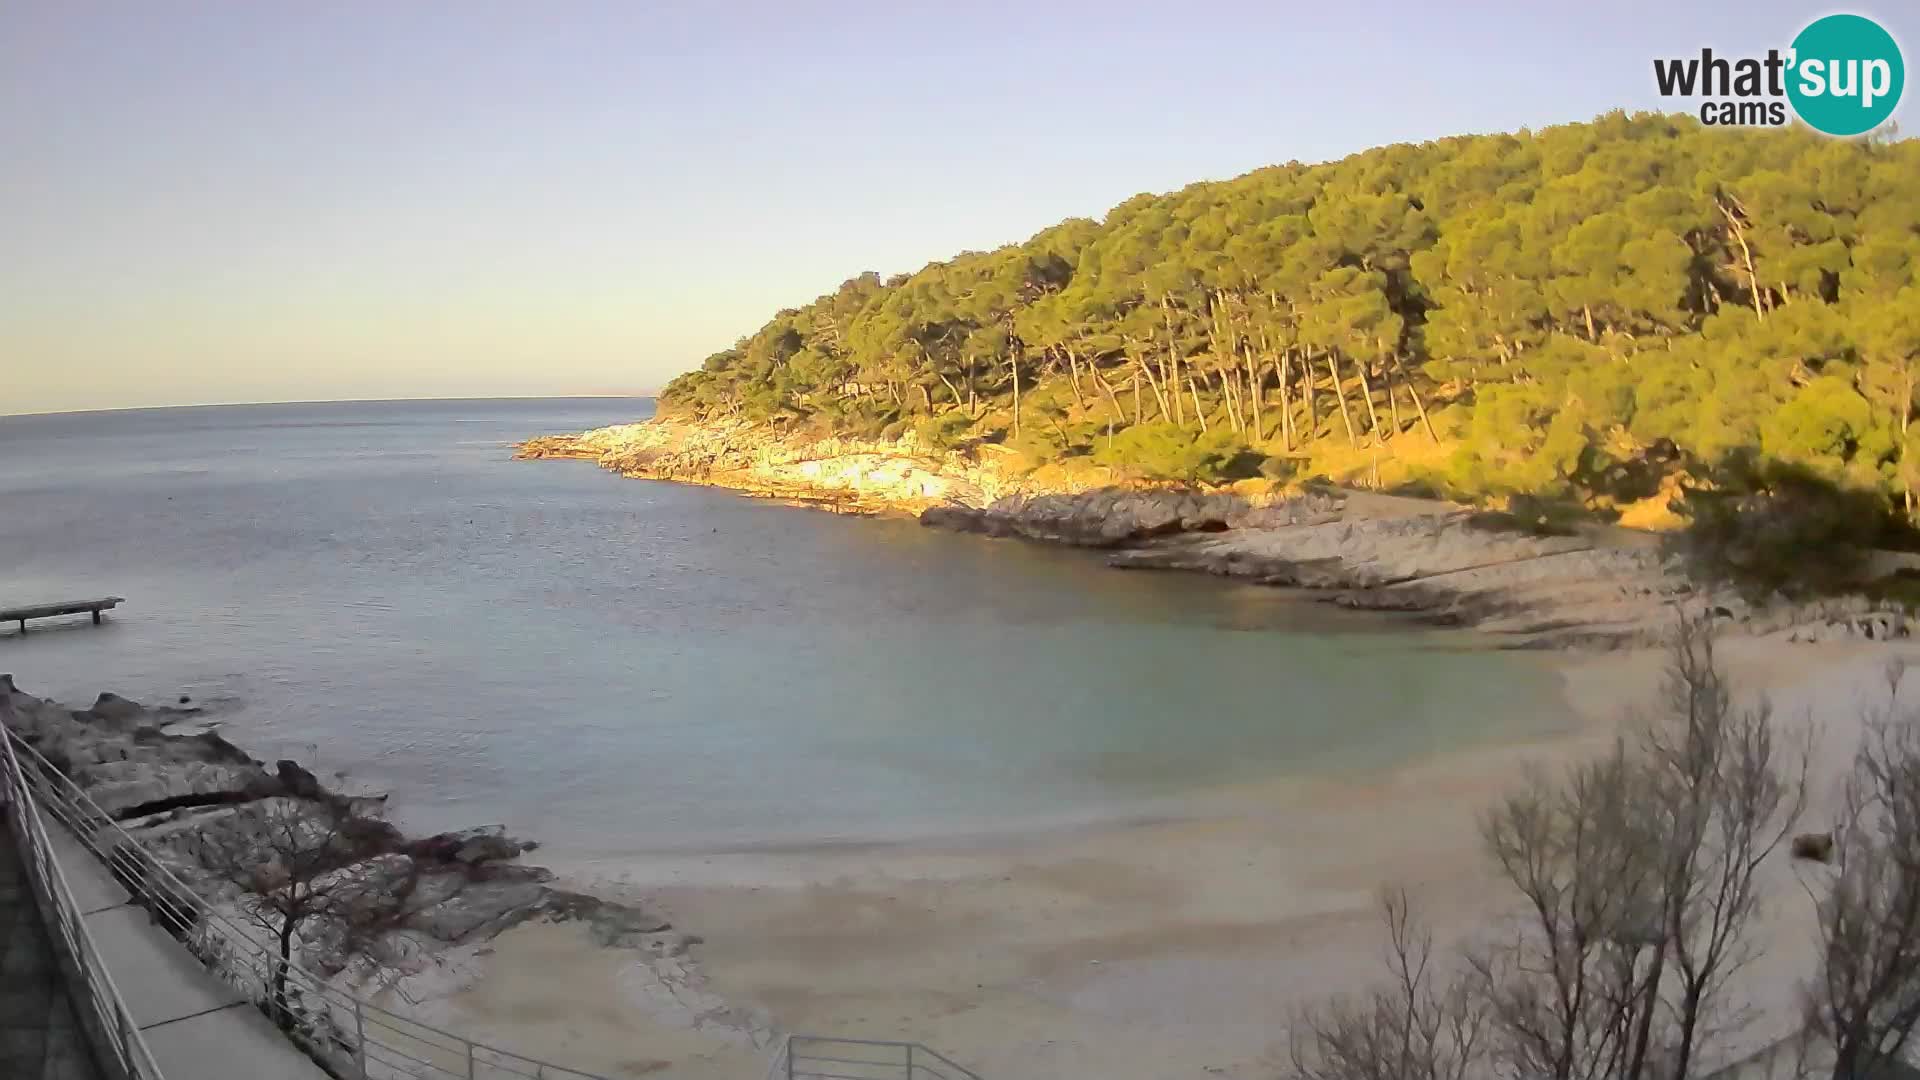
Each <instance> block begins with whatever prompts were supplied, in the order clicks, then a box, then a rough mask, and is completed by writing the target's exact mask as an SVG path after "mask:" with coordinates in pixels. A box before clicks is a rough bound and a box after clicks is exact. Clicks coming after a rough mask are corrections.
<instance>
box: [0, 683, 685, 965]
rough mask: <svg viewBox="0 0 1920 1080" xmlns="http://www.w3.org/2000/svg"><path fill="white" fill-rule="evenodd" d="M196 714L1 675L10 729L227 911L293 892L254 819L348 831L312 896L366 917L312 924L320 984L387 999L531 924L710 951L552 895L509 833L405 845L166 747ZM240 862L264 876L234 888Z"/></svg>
mask: <svg viewBox="0 0 1920 1080" xmlns="http://www.w3.org/2000/svg"><path fill="white" fill-rule="evenodd" d="M197 713H198V710H197V709H194V708H188V707H183V708H176V707H171V706H160V707H149V706H145V705H141V704H139V703H137V702H133V701H129V700H127V699H125V698H122V697H119V696H117V695H114V694H101V695H100V697H99V699H98V700H97V701H95V702H94V704H93V705H92V706H91V707H90V708H87V709H69V708H67V707H65V706H62V705H60V704H58V703H56V702H53V701H49V700H45V699H42V698H38V697H34V696H32V695H30V694H27V693H24V692H22V691H21V690H20V689H19V688H18V687H16V686H15V685H14V682H13V679H12V677H11V676H9V675H0V725H4V727H5V728H6V729H7V730H8V731H11V732H12V733H13V734H15V735H17V736H19V737H20V739H21V740H22V741H23V742H25V743H26V744H27V745H28V746H30V747H32V748H33V750H34V751H36V752H37V753H38V754H39V755H40V756H41V757H42V758H44V759H45V760H46V762H47V764H48V765H50V766H52V767H53V768H54V769H55V770H57V771H59V772H60V773H61V774H63V775H65V776H66V777H67V778H68V779H70V780H72V781H73V782H74V783H75V784H76V785H78V786H79V787H80V788H81V789H82V790H83V791H85V792H86V793H87V795H88V796H89V797H90V798H91V799H92V800H93V801H94V803H95V804H97V805H98V807H99V808H100V810H102V811H104V812H105V813H106V814H107V815H108V816H109V817H111V818H113V819H114V820H115V821H116V822H117V823H118V824H119V825H120V827H121V828H123V829H125V830H126V831H127V833H128V834H130V835H131V836H132V837H133V838H134V839H136V840H138V841H140V842H141V843H142V844H143V845H144V846H145V847H147V848H148V850H150V851H151V852H152V853H153V854H154V855H155V856H157V857H158V858H159V859H160V860H161V862H162V863H163V864H164V865H166V866H167V867H168V869H170V870H171V871H172V872H173V873H174V874H175V875H177V876H178V877H179V878H180V880H181V881H182V882H183V883H184V884H186V885H187V886H188V887H189V888H191V889H193V890H194V891H195V892H196V893H198V894H199V895H200V896H201V897H202V898H203V899H205V900H206V901H207V902H208V903H209V904H211V905H212V906H213V907H214V908H215V909H216V910H224V911H231V912H236V913H239V912H243V911H247V910H258V909H259V908H260V907H261V906H262V905H261V899H262V898H261V896H260V895H259V894H258V892H257V891H256V893H255V895H251V896H249V895H247V894H248V892H249V891H250V890H254V883H255V882H259V883H263V884H260V885H259V886H258V888H259V889H271V888H272V887H273V885H272V884H271V883H272V882H274V881H275V880H276V874H277V875H278V880H280V881H284V880H285V877H286V874H287V873H288V867H287V866H285V865H284V864H285V862H286V861H287V860H288V858H289V856H288V855H287V853H286V852H285V851H282V850H279V849H277V848H275V847H273V846H266V847H253V848H249V847H248V846H247V845H248V844H249V843H253V842H255V841H256V840H257V838H258V837H260V836H261V835H262V832H261V831H260V830H258V829H257V827H254V826H257V815H261V814H263V813H269V814H272V815H274V816H275V819H276V820H284V821H295V822H300V823H302V824H303V825H304V826H310V825H312V823H315V822H332V823H335V824H336V825H338V826H340V827H339V828H337V829H336V830H335V833H334V835H335V836H337V837H340V838H341V840H340V841H339V842H338V843H337V844H336V845H334V846H333V847H331V848H328V849H324V855H320V854H319V849H317V850H316V853H315V854H316V856H317V857H322V858H324V859H325V864H324V868H323V869H322V871H321V873H320V875H319V876H317V877H315V878H313V879H312V880H313V881H314V882H315V885H314V886H313V888H310V889H309V891H314V889H319V890H323V891H324V890H326V889H328V888H333V887H337V886H341V885H343V884H350V886H351V889H350V890H347V889H338V888H336V889H335V893H334V895H339V896H347V895H351V896H352V897H353V901H354V902H353V904H352V905H351V906H348V905H346V904H340V905H334V906H330V907H328V908H326V909H325V910H322V911H319V912H318V913H316V914H314V915H311V916H309V917H308V918H306V919H305V920H303V921H302V922H301V923H300V924H299V929H298V932H297V933H296V934H295V936H294V940H293V950H292V952H293V957H294V960H295V961H296V962H297V963H299V964H300V965H301V966H302V967H304V968H306V969H307V970H309V971H312V972H314V973H316V974H318V975H320V976H322V977H326V978H329V979H336V980H337V981H341V982H343V983H346V984H350V985H352V986H354V987H355V988H356V989H359V990H361V991H362V992H368V991H369V990H370V988H375V987H382V986H391V985H394V984H395V983H396V982H398V981H399V980H402V979H405V978H408V977H410V976H417V975H422V974H425V973H428V972H430V971H432V970H433V969H435V968H437V967H439V966H441V965H443V964H446V963H448V962H450V961H452V960H453V959H455V958H456V954H457V953H458V952H459V951H461V950H470V949H471V947H473V946H478V945H484V943H486V942H487V941H489V940H491V939H492V938H494V937H495V936H497V935H499V934H500V933H502V932H504V931H506V930H508V929H510V928H512V927H515V926H518V925H520V924H523V923H526V922H528V921H530V920H546V921H554V922H568V921H574V920H579V921H582V922H584V923H586V924H587V925H588V926H589V927H590V928H591V932H592V934H593V937H594V938H595V940H597V941H599V942H600V943H601V944H603V945H610V946H627V947H632V948H637V949H643V950H646V951H647V952H649V953H651V954H653V955H656V956H678V955H682V954H684V953H685V952H686V950H687V949H688V948H689V947H690V946H691V945H693V944H697V943H698V939H697V938H695V937H692V936H690V935H686V934H682V933H680V932H678V931H676V930H674V928H673V926H672V924H671V923H670V922H669V921H668V920H667V919H665V918H663V917H661V916H660V915H659V914H658V913H657V912H654V911H650V910H647V909H645V908H643V907H640V906H634V905H626V904H618V903H613V902H610V901H606V900H602V899H600V898H598V897H594V896H589V895H587V894H584V893H578V892H572V891H569V890H566V889H562V888H558V887H556V886H555V885H554V884H553V880H554V875H553V874H552V873H551V872H550V871H548V870H546V869H545V868H543V867H539V866H532V865H527V864H524V863H522V862H520V861H519V856H520V855H522V854H523V853H525V852H527V851H531V850H533V848H534V847H535V845H534V844H533V843H531V842H526V841H520V840H516V839H515V838H513V837H511V836H508V835H506V834H505V832H504V831H503V830H501V829H498V828H482V829H471V830H465V831H461V832H452V833H441V834H437V835H434V836H426V837H413V836H408V835H406V834H405V833H403V832H401V830H399V829H398V828H395V827H394V826H393V825H391V824H389V823H387V822H386V821H385V820H384V818H383V817H382V815H381V807H382V805H383V804H384V801H385V796H378V797H365V796H354V795H349V794H346V793H342V792H337V791H333V790H330V789H329V788H327V787H326V786H325V785H324V784H322V783H321V782H320V780H319V779H318V778H316V777H315V776H314V775H313V774H312V773H311V772H309V771H307V770H306V769H304V768H302V767H301V766H300V765H299V764H297V763H296V762H293V761H279V762H277V763H275V765H274V766H273V767H272V768H269V767H267V766H266V765H265V764H264V763H262V762H260V761H257V760H255V759H254V758H253V757H251V756H249V755H248V754H247V753H246V752H245V751H243V750H241V749H240V748H239V747H236V746H235V745H233V744H232V743H231V742H228V741H227V740H226V739H224V738H222V737H221V736H220V735H218V734H215V733H213V732H210V731H209V732H199V733H195V734H171V733H169V730H168V729H169V728H172V727H174V726H176V725H180V724H182V723H183V722H191V721H192V719H193V718H194V716H195V715H196V714H197ZM23 756H24V755H23ZM23 767H28V768H29V771H31V767H30V766H29V765H28V764H27V763H25V762H23ZM248 815H256V819H250V818H249V817H248ZM348 838H350V840H351V842H350V843H349V842H348ZM299 857H300V858H304V857H306V856H305V855H302V856H299ZM236 863H237V864H239V865H242V866H248V867H252V868H253V869H254V870H255V871H256V872H254V873H250V874H236V873H234V867H235V865H236ZM293 872H294V873H299V871H298V870H294V871H293ZM134 891H135V893H136V897H138V894H139V890H138V889H137V888H136V889H134ZM162 921H163V923H164V922H166V920H162ZM169 928H170V929H173V930H174V931H175V932H176V933H179V934H186V933H188V932H189V931H191V929H192V928H191V927H178V926H170V927H169Z"/></svg>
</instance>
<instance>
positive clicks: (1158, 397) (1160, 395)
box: [1134, 360, 1180, 424]
mask: <svg viewBox="0 0 1920 1080" xmlns="http://www.w3.org/2000/svg"><path fill="white" fill-rule="evenodd" d="M1134 363H1136V364H1139V365H1140V374H1142V375H1145V376H1146V377H1147V389H1149V390H1152V391H1153V400H1154V402H1155V403H1156V404H1158V405H1159V406H1160V417H1161V419H1163V420H1171V421H1173V422H1174V423H1176V424H1177V423H1179V421H1178V420H1175V419H1174V416H1175V415H1176V414H1175V412H1174V411H1173V410H1171V409H1169V408H1167V395H1166V394H1165V393H1164V392H1162V391H1161V389H1160V384H1159V383H1157V382H1155V381H1154V379H1153V368H1151V367H1148V366H1147V362H1146V361H1145V360H1136V361H1134ZM1134 393H1135V400H1136V401H1138V400H1139V398H1138V395H1139V390H1138V389H1137V388H1136V389H1135V391H1134ZM1173 401H1174V404H1175V405H1178V404H1179V403H1180V391H1179V389H1178V388H1175V389H1174V391H1173ZM1134 411H1135V412H1136V413H1137V412H1138V411H1139V410H1138V409H1137V408H1136V409H1135V410H1134ZM1139 422H1140V420H1139V417H1137V416H1136V417H1135V418H1134V423H1136V424H1137V423H1139Z"/></svg>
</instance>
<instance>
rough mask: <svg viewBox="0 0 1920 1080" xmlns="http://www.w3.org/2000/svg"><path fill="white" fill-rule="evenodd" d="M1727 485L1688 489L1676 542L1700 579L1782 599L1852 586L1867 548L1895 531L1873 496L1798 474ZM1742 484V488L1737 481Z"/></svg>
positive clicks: (1783, 471)
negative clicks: (1685, 523) (1684, 524)
mask: <svg viewBox="0 0 1920 1080" xmlns="http://www.w3.org/2000/svg"><path fill="white" fill-rule="evenodd" d="M1729 479H1730V480H1733V481H1735V483H1734V485H1733V486H1727V487H1722V488H1720V489H1718V490H1712V491H1690V492H1688V493H1687V495H1686V497H1685V501H1684V506H1685V511H1686V515H1687V517H1688V518H1690V519H1691V523H1690V524H1689V525H1688V527H1687V529H1686V531H1685V532H1684V533H1683V534H1681V536H1680V538H1679V541H1678V542H1679V543H1680V544H1681V545H1682V547H1683V550H1684V552H1685V553H1686V554H1687V555H1688V556H1690V557H1691V559H1692V561H1693V563H1694V565H1695V567H1696V568H1697V569H1698V570H1699V571H1700V572H1701V573H1702V575H1703V576H1706V577H1708V578H1709V579H1713V580H1719V581H1723V582H1726V583H1728V584H1732V585H1735V586H1737V587H1741V588H1745V589H1749V590H1766V591H1779V592H1784V593H1787V594H1789V595H1793V594H1809V593H1815V594H1817V593H1828V592H1834V591H1837V590H1840V589H1842V588H1845V587H1848V586H1851V585H1856V584H1858V583H1859V581H1860V580H1861V578H1862V577H1863V576H1864V570H1865V567H1866V562H1867V558H1868V556H1869V554H1870V553H1871V551H1872V549H1873V548H1875V547H1877V546H1880V545H1881V544H1882V543H1884V542H1886V541H1888V540H1889V539H1891V538H1892V536H1893V534H1894V533H1895V532H1896V530H1895V528H1894V525H1893V522H1892V515H1891V512H1890V510H1891V508H1890V507H1888V505H1887V504H1886V502H1885V501H1884V500H1883V499H1882V498H1881V497H1880V496H1879V495H1878V494H1876V493H1874V492H1871V491H1864V490H1860V489H1857V488H1849V487H1845V486H1842V485H1841V484H1839V483H1836V482H1835V481H1833V480H1831V479H1829V478H1827V477H1825V476H1822V475H1820V474H1818V473H1815V472H1813V471H1811V470H1807V469H1804V468H1796V467H1793V466H1780V465H1774V466H1770V467H1766V468H1763V469H1760V470H1758V471H1755V472H1751V473H1749V474H1748V475H1746V476H1744V477H1741V476H1739V475H1738V474H1737V473H1735V474H1732V475H1730V476H1729ZM1740 481H1744V483H1742V482H1740Z"/></svg>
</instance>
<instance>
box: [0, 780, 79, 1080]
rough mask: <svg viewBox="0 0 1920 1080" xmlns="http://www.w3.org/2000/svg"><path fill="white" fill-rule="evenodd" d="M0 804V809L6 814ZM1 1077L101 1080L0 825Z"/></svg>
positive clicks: (16, 857)
mask: <svg viewBox="0 0 1920 1080" xmlns="http://www.w3.org/2000/svg"><path fill="white" fill-rule="evenodd" d="M10 812H11V811H10V810H9V809H6V808H0V813H10ZM0 1076H4V1077H7V1078H9V1080H12V1078H14V1077H18V1078H20V1080H100V1073H99V1071H98V1070H96V1069H95V1067H94V1064H93V1058H92V1056H91V1054H90V1053H89V1051H88V1049H87V1042H86V1038H85V1036H84V1035H82V1034H81V1031H80V1028H79V1026H78V1025H77V1024H76V1023H75V1021H74V1012H73V1003H72V1002H71V1001H70V1000H68V998H67V991H66V986H65V983H64V981H63V979H62V977H61V975H60V968H59V965H58V963H57V962H56V960H55V957H54V953H53V946H52V943H51V942H50V941H49V940H48V938H47V930H46V926H45V925H44V924H43V923H42V922H41V921H40V909H39V908H38V907H37V906H36V905H35V904H34V901H33V889H32V887H31V886H30V885H29V884H28V883H27V877H26V870H25V869H24V868H23V867H22V866H21V864H20V853H19V852H18V851H16V850H14V845H13V832H12V830H10V829H8V828H6V827H5V826H4V825H0Z"/></svg>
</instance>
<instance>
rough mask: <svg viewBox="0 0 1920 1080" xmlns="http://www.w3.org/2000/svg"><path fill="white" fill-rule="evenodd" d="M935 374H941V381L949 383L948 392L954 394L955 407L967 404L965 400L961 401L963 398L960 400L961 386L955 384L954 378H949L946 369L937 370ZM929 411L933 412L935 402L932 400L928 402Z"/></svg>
mask: <svg viewBox="0 0 1920 1080" xmlns="http://www.w3.org/2000/svg"><path fill="white" fill-rule="evenodd" d="M934 374H936V375H938V376H940V381H941V382H943V383H946V384H947V393H949V394H952V395H953V405H954V407H955V408H959V407H960V406H961V405H964V404H966V403H965V402H963V401H961V400H960V388H959V387H957V386H955V385H953V380H952V379H949V378H947V373H946V372H944V371H937V372H934ZM927 411H928V412H932V411H933V403H932V402H928V403H927Z"/></svg>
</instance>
